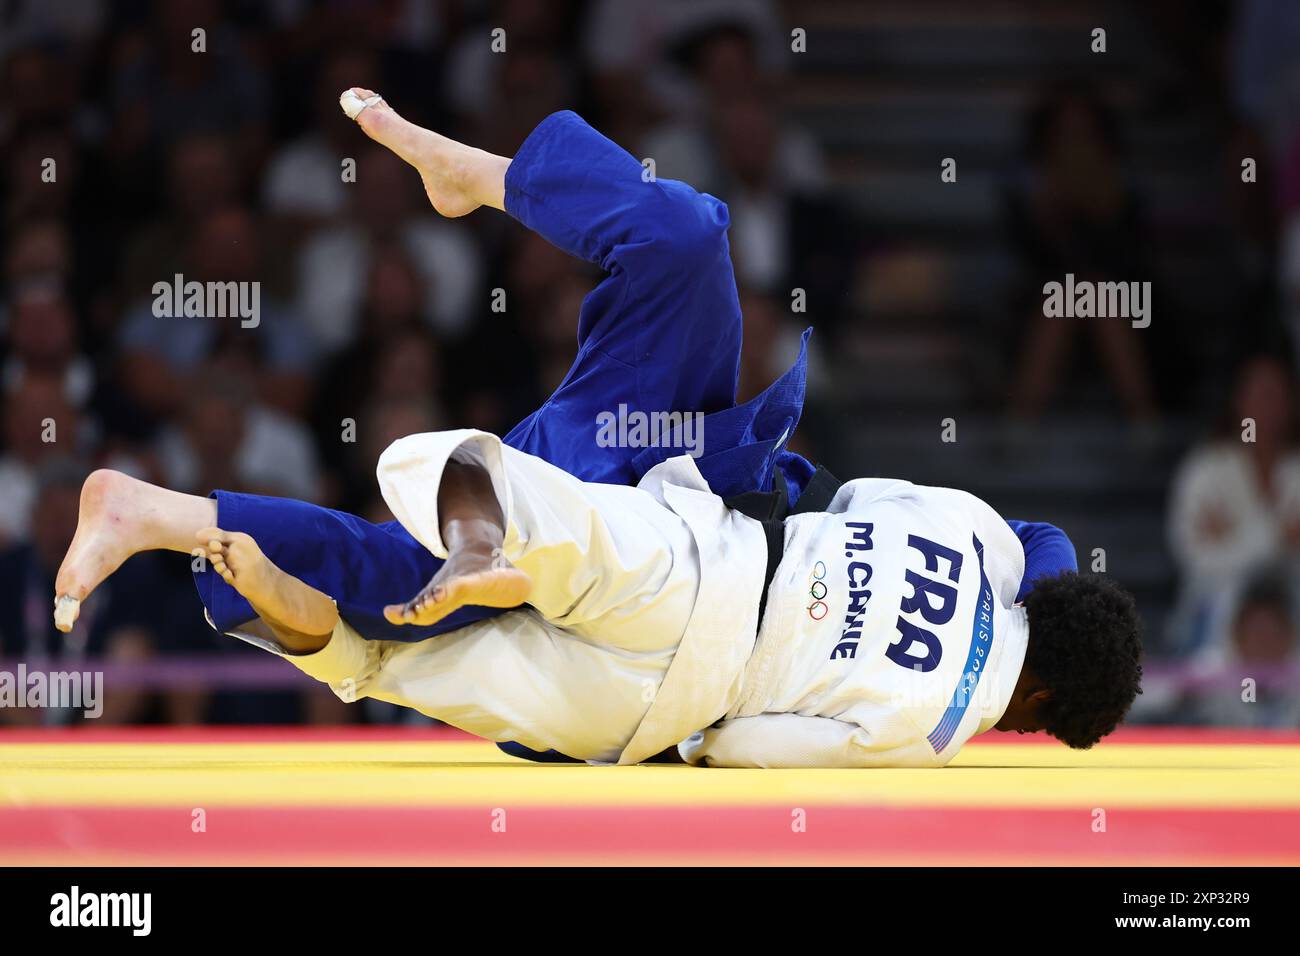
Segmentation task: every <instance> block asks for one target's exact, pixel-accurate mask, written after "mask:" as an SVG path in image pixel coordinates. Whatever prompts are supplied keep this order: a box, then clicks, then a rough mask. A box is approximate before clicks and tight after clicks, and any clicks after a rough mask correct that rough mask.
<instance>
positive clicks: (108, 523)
mask: <svg viewBox="0 0 1300 956" xmlns="http://www.w3.org/2000/svg"><path fill="white" fill-rule="evenodd" d="M216 514H217V506H216V503H215V502H214V501H212V500H211V499H209V498H200V497H198V496H197V495H187V494H182V493H181V492H179V491H170V490H168V489H166V488H159V487H158V486H157V485H151V484H149V483H148V482H145V481H139V480H137V479H135V478H132V477H130V476H128V475H124V474H122V473H120V472H116V471H109V470H106V469H101V470H100V471H96V472H93V473H92V474H91V475H90V477H89V478H87V479H86V482H85V484H84V485H82V488H81V506H80V510H79V511H78V514H77V532H76V534H75V535H73V538H72V544H71V545H70V546H69V548H68V553H67V554H66V555H65V556H64V558H63V563H62V564H61V565H60V566H59V571H58V574H57V575H56V576H55V579H54V591H55V605H56V609H58V610H60V613H58V614H56V617H55V623H56V625H57V626H58V628H59V630H61V631H69V630H71V629H72V624H73V622H74V621H75V620H76V618H77V614H78V613H79V605H80V602H82V601H84V600H85V599H86V598H87V596H89V594H90V593H91V592H92V591H93V590H94V589H95V588H97V587H98V586H99V584H100V582H102V581H103V580H104V579H105V578H106V577H108V576H109V575H110V574H112V573H113V572H114V571H116V570H117V569H118V568H119V567H121V565H122V562H124V561H125V560H126V559H127V558H129V557H131V556H132V555H133V554H137V553H138V552H140V551H160V550H161V551H182V552H185V553H190V552H193V551H194V550H195V549H196V548H197V547H198V544H197V542H196V541H195V540H194V535H195V533H196V532H197V531H198V530H199V529H200V528H204V527H207V526H208V525H211V524H213V523H215V520H216ZM60 604H61V605H62V608H60Z"/></svg>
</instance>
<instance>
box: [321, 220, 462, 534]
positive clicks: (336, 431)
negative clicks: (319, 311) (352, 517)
mask: <svg viewBox="0 0 1300 956" xmlns="http://www.w3.org/2000/svg"><path fill="white" fill-rule="evenodd" d="M424 294H425V292H424V285H423V283H422V281H421V279H420V275H419V273H418V272H416V269H415V265H414V264H413V263H412V262H411V260H410V258H409V257H408V256H407V255H406V253H405V252H404V251H403V250H402V248H401V246H398V245H391V244H390V245H388V246H385V247H384V248H382V249H379V250H377V251H376V254H375V256H374V258H373V261H372V262H371V265H370V276H369V279H368V281H367V282H366V294H365V302H364V304H363V305H362V309H361V327H360V330H359V332H358V335H357V336H356V338H355V339H354V340H353V341H352V342H351V343H350V344H349V345H348V346H346V347H345V348H343V349H342V350H341V351H339V352H337V353H335V355H334V356H333V357H332V358H331V359H330V360H329V363H328V365H327V366H326V368H325V369H324V371H323V372H322V374H321V376H320V380H321V381H322V382H329V383H330V385H329V387H328V388H321V389H318V390H317V393H316V399H315V403H314V405H313V408H312V422H313V426H314V430H315V434H316V445H317V447H318V448H319V449H320V452H321V457H322V460H323V461H324V462H325V463H326V464H327V465H328V466H329V468H330V469H331V470H332V471H333V472H334V473H335V475H336V476H337V478H338V479H339V481H340V482H341V486H340V487H338V488H333V489H331V494H330V496H329V500H330V501H331V502H333V503H336V504H338V505H339V506H341V507H343V508H344V510H350V509H349V505H350V503H351V504H355V503H356V502H357V501H358V500H359V499H360V498H364V499H366V500H368V499H369V491H370V489H369V486H370V485H373V484H374V462H373V461H363V460H361V456H358V455H357V454H356V444H355V443H350V442H347V441H345V440H344V435H345V434H346V432H347V429H348V427H349V423H351V427H352V428H353V429H355V428H356V426H357V424H358V423H359V422H360V421H361V411H362V409H364V408H365V406H366V403H367V402H368V401H370V396H371V395H372V393H373V392H374V390H375V382H374V381H373V374H374V373H375V371H376V369H377V367H378V364H379V357H380V355H381V354H382V353H383V352H385V351H387V350H391V349H393V348H394V347H395V345H394V342H395V340H396V339H397V338H398V337H399V336H400V335H401V334H402V333H403V332H405V331H407V330H408V329H412V328H418V327H421V326H423V324H424V320H423V317H422V313H423V308H424ZM438 378H439V379H440V378H441V370H439V375H438Z"/></svg>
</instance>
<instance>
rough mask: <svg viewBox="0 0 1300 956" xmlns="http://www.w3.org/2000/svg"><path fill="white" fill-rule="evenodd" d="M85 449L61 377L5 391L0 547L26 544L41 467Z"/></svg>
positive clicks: (28, 380)
mask: <svg viewBox="0 0 1300 956" xmlns="http://www.w3.org/2000/svg"><path fill="white" fill-rule="evenodd" d="M82 444H83V435H82V434H81V416H80V415H79V414H78V412H77V410H76V407H75V406H74V405H72V404H71V403H70V402H69V401H68V399H67V394H66V388H65V384H64V382H63V380H62V379H61V378H58V377H56V376H53V375H50V374H45V375H37V374H25V375H23V376H22V377H21V379H20V380H19V381H18V382H17V383H16V384H15V385H14V386H13V387H12V388H11V389H7V390H6V394H5V402H4V453H3V455H0V488H3V489H4V494H3V495H0V546H2V545H5V544H13V543H14V542H19V541H22V540H24V539H25V538H26V536H27V535H28V533H29V532H30V530H31V520H32V510H33V508H34V507H35V504H36V495H37V491H38V489H39V487H40V482H39V478H38V475H39V472H40V469H41V467H42V466H43V465H45V464H46V463H47V462H49V461H52V460H55V459H57V458H59V457H63V456H66V455H71V454H75V453H76V452H77V451H78V450H79V449H80V447H81V446H82ZM75 513H76V507H75V505H74V507H73V514H74V516H75ZM68 540H69V541H71V540H72V539H71V537H69V539H68ZM54 567H55V568H57V567H58V561H56V562H55V564H54ZM51 573H53V572H51ZM51 580H53V578H51ZM0 590H2V589H0ZM46 603H47V604H48V603H49V602H48V598H47V601H46Z"/></svg>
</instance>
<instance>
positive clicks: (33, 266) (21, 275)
mask: <svg viewBox="0 0 1300 956" xmlns="http://www.w3.org/2000/svg"><path fill="white" fill-rule="evenodd" d="M10 236H11V237H12V241H11V242H10V244H9V247H8V249H6V250H5V258H4V283H5V288H6V289H7V290H10V291H11V294H12V291H13V290H17V289H18V288H19V287H21V286H23V285H24V284H27V283H30V282H32V281H34V280H35V281H41V282H51V283H64V282H66V281H67V280H68V279H69V278H70V277H71V274H72V265H73V262H72V245H71V241H70V239H69V236H68V230H67V228H66V227H65V226H64V224H63V223H62V222H60V221H59V220H57V219H35V220H31V221H29V222H25V223H22V224H21V225H16V226H15V227H14V228H13V230H12V231H11V232H10Z"/></svg>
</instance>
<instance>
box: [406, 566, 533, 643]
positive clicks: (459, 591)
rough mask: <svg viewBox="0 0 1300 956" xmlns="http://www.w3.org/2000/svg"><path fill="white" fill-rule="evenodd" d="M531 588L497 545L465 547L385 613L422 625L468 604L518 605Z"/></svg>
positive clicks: (435, 620)
mask: <svg viewBox="0 0 1300 956" xmlns="http://www.w3.org/2000/svg"><path fill="white" fill-rule="evenodd" d="M532 588H533V580H532V578H530V577H529V576H528V575H527V574H525V573H524V572H523V571H520V570H519V569H518V568H516V567H515V566H514V565H513V564H511V563H510V562H509V561H507V560H506V558H505V555H503V554H502V553H501V549H500V548H493V549H492V550H490V551H488V550H482V549H469V548H466V549H462V550H458V551H454V552H452V555H451V557H449V558H448V559H447V563H446V564H444V565H443V566H442V568H441V569H440V570H439V571H438V573H437V574H435V575H434V576H433V578H432V579H431V580H430V581H429V583H428V584H426V585H425V586H424V588H423V589H422V590H421V591H420V593H419V594H417V595H416V596H415V597H413V598H411V600H409V601H407V602H406V603H405V604H390V605H388V606H387V607H386V608H384V617H385V618H387V619H388V620H389V621H390V622H392V623H393V624H416V625H421V626H425V625H429V624H434V623H436V622H438V621H441V620H442V619H443V618H444V617H446V616H447V615H448V614H450V613H452V612H453V611H455V610H457V609H458V608H462V607H465V606H466V605H469V604H476V605H479V606H481V607H518V606H519V605H520V604H523V603H524V601H526V600H528V594H529V592H530V591H532Z"/></svg>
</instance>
